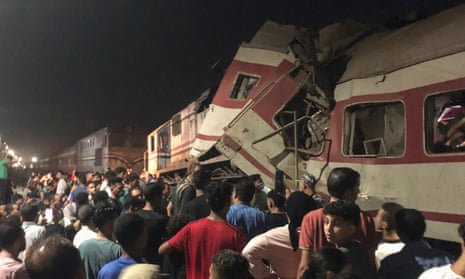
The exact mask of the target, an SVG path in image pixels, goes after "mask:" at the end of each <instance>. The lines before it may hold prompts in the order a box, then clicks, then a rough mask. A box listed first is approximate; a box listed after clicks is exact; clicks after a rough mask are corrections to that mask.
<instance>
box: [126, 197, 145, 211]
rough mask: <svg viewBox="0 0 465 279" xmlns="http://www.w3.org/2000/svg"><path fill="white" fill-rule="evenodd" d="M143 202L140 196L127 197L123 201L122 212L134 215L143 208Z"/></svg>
mask: <svg viewBox="0 0 465 279" xmlns="http://www.w3.org/2000/svg"><path fill="white" fill-rule="evenodd" d="M144 205H145V201H144V198H143V197H142V195H139V196H133V195H129V196H127V197H126V199H125V200H124V210H126V212H128V213H134V212H137V211H139V210H142V208H144Z"/></svg>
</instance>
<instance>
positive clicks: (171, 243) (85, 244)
mask: <svg viewBox="0 0 465 279" xmlns="http://www.w3.org/2000/svg"><path fill="white" fill-rule="evenodd" d="M7 164H8V162H7V161H3V166H7ZM1 168H2V162H0V175H2V170H1ZM2 179H6V177H5V175H4V176H3V178H2V177H0V183H2V185H7V184H8V182H7V181H1V180H2ZM315 184H316V179H315V177H313V176H312V175H311V174H308V173H304V174H303V175H302V176H301V177H300V178H299V179H298V188H297V189H296V190H294V191H291V190H290V189H289V188H287V187H281V186H280V187H274V190H271V189H270V188H269V187H266V186H265V185H264V184H263V181H262V179H261V177H260V176H259V175H252V176H249V177H245V178H243V179H240V180H238V181H232V182H231V181H229V182H228V181H214V180H212V179H211V173H210V172H209V170H207V169H203V168H202V167H201V165H200V164H198V163H193V164H192V165H191V166H190V167H189V168H188V170H187V173H186V175H185V176H184V178H182V179H180V180H179V181H178V182H177V185H176V187H171V188H172V189H171V190H170V187H169V185H168V184H167V183H166V182H165V181H163V180H162V179H157V178H156V177H154V176H151V175H148V174H144V175H139V174H136V173H134V172H130V171H128V170H127V169H125V168H116V169H115V170H109V171H107V172H106V173H105V174H100V173H95V172H86V173H76V172H73V173H71V174H67V173H63V172H61V171H57V172H56V173H55V174H54V175H53V174H52V173H47V174H45V175H42V176H40V175H38V174H32V175H31V178H30V179H29V181H28V183H27V185H25V187H15V188H14V189H13V191H12V192H11V193H7V192H8V191H4V189H3V188H2V189H3V190H2V191H1V192H0V279H7V278H8V279H10V278H31V279H35V278H41V279H42V278H44V279H45V278H47V279H55V278H57V279H58V278H87V279H113V278H115V279H116V278H136V279H137V278H176V279H177V278H187V279H202V278H205V279H207V278H210V279H239V278H241V279H242V278H257V279H259V278H282V279H288V278H289V279H290V278H292V279H323V278H325V279H329V278H331V279H337V278H355V279H356V278H368V279H370V278H396V279H397V278H399V279H401V278H421V279H429V278H444V279H445V278H465V252H463V253H462V255H460V256H459V258H458V259H455V258H454V257H453V256H452V255H450V254H448V253H447V252H443V251H441V250H436V249H433V248H432V247H431V246H430V245H429V244H428V242H426V241H425V240H424V239H423V235H424V233H425V230H426V223H425V218H424V216H423V215H422V213H421V212H420V211H418V210H416V209H412V208H404V207H403V206H402V205H400V204H397V203H394V202H387V203H385V204H383V205H382V207H381V208H380V209H379V210H378V213H377V215H376V216H375V217H374V218H372V217H371V216H369V215H368V214H367V213H366V212H363V211H362V210H360V208H359V206H358V205H357V204H356V203H355V202H356V199H357V196H358V194H359V192H360V189H359V187H360V175H359V173H358V172H357V171H355V170H353V169H350V168H345V167H342V168H334V169H332V170H331V172H330V173H329V175H328V178H327V193H328V194H329V198H327V199H324V198H322V197H321V196H320V195H318V194H317V192H316V190H315ZM0 186H1V185H0ZM458 231H459V234H460V237H461V238H462V250H463V251H465V247H464V243H465V222H464V223H462V224H460V226H459V230H458Z"/></svg>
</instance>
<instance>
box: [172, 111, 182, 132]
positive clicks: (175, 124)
mask: <svg viewBox="0 0 465 279" xmlns="http://www.w3.org/2000/svg"><path fill="white" fill-rule="evenodd" d="M171 134H172V135H173V136H177V135H179V134H181V114H179V113H178V114H176V115H175V116H173V118H171Z"/></svg>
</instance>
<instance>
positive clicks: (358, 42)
mask: <svg viewBox="0 0 465 279" xmlns="http://www.w3.org/2000/svg"><path fill="white" fill-rule="evenodd" d="M464 14H465V5H460V6H457V7H455V8H452V9H449V10H446V11H443V12H441V13H439V14H437V15H434V16H432V17H429V18H426V19H422V20H418V21H416V22H413V23H411V24H409V25H406V26H404V27H401V28H398V29H393V30H392V29H391V30H387V31H382V32H380V31H376V30H370V29H369V28H365V27H363V26H361V25H357V24H349V25H345V24H335V25H332V26H328V27H326V28H323V29H322V30H320V32H319V36H318V40H314V39H315V37H312V36H311V32H309V30H306V29H301V28H297V27H293V26H282V25H278V24H275V23H271V22H268V23H266V24H265V25H264V27H263V28H262V29H261V30H260V31H259V32H258V33H257V35H256V36H255V37H254V39H253V40H252V42H251V43H249V44H243V45H242V46H241V47H240V48H239V50H238V52H237V54H236V57H235V58H234V61H233V62H232V64H231V65H230V67H229V69H228V71H227V72H226V75H225V77H224V79H223V81H222V83H221V84H220V87H219V89H218V91H217V93H216V95H215V97H214V99H213V102H212V105H211V106H210V108H209V110H208V113H207V115H206V118H205V121H204V122H203V124H202V127H201V128H200V131H199V134H198V135H197V139H196V141H195V143H194V146H193V149H192V151H191V152H192V154H193V155H195V156H205V154H207V153H208V152H210V151H209V150H210V149H211V148H212V147H214V148H215V149H216V150H217V151H219V152H221V153H222V154H224V155H225V156H226V157H227V158H229V159H230V160H231V163H232V164H234V165H236V166H238V167H239V168H240V169H241V170H242V171H244V172H245V173H247V174H252V173H261V174H262V177H263V178H264V180H265V182H267V184H269V185H272V180H273V178H274V174H275V172H276V171H277V170H282V171H284V172H285V173H286V174H287V176H288V177H289V178H290V179H294V178H295V177H296V176H298V175H300V174H301V173H302V172H304V171H306V172H310V173H312V174H314V175H316V176H317V177H319V178H321V179H320V180H319V183H318V187H319V188H318V189H319V190H321V191H322V192H324V191H325V188H326V187H325V178H326V176H327V174H328V172H329V171H330V170H331V169H332V168H334V167H340V166H348V167H352V168H354V169H356V170H358V171H359V172H360V173H361V194H360V199H359V204H360V205H361V206H362V208H364V209H366V210H375V209H377V208H379V206H380V205H381V203H383V202H386V201H396V202H398V203H400V204H402V205H404V206H406V207H413V208H417V209H419V210H421V211H422V212H423V213H424V215H425V216H426V218H427V222H428V226H427V227H428V229H427V236H428V237H432V238H436V239H442V240H453V241H457V240H458V236H457V233H456V228H457V224H458V223H459V222H460V221H461V220H462V218H463V217H464V215H465V203H464V202H463V201H462V198H463V197H465V182H464V181H465V173H464V171H463V169H464V167H465V17H464V16H463V15H464ZM331 81H333V82H331ZM201 158H202V157H201Z"/></svg>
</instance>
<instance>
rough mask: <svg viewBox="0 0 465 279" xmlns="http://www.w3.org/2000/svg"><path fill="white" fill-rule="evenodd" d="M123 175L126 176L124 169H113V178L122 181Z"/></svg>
mask: <svg viewBox="0 0 465 279" xmlns="http://www.w3.org/2000/svg"><path fill="white" fill-rule="evenodd" d="M125 175H126V168H123V167H117V168H116V169H115V176H116V177H118V178H121V179H123V178H124V176H125Z"/></svg>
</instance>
